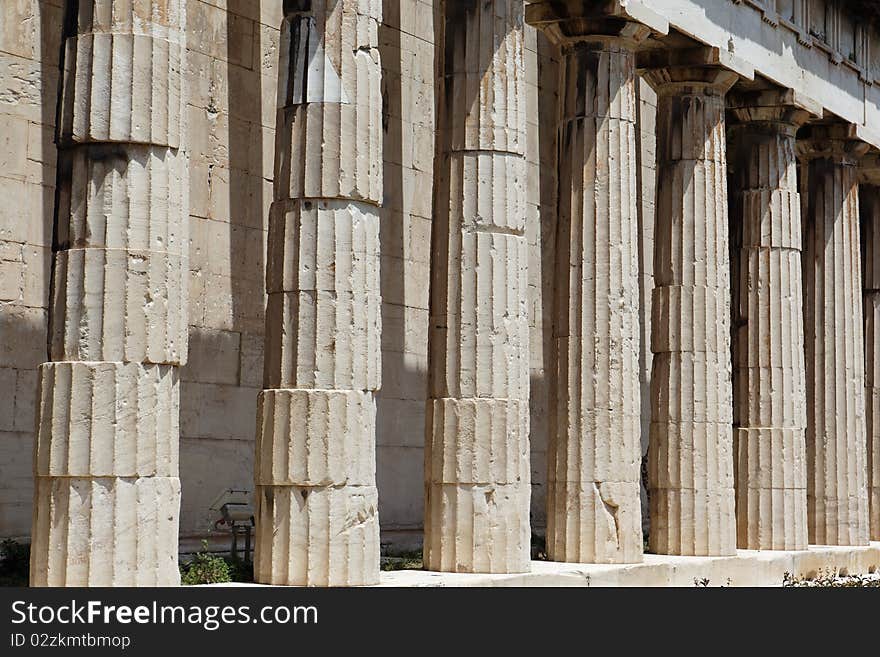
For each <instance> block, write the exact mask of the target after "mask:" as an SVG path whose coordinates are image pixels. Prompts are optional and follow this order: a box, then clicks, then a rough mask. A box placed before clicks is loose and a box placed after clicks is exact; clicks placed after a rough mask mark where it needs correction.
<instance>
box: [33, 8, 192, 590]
mask: <svg viewBox="0 0 880 657" xmlns="http://www.w3.org/2000/svg"><path fill="white" fill-rule="evenodd" d="M185 4H186V3H185V2H184V0H169V1H168V2H165V3H162V4H161V6H160V5H157V4H155V3H153V4H152V5H150V4H149V3H118V2H111V0H81V1H80V2H78V3H73V2H71V3H67V5H68V7H67V11H68V16H67V17H66V20H65V26H66V29H68V30H69V31H68V32H67V33H66V34H65V40H64V85H63V92H62V98H61V103H60V115H59V124H58V125H59V128H58V143H59V148H60V153H59V183H58V184H59V187H58V197H57V198H58V202H57V207H56V216H57V228H56V234H55V262H54V278H53V281H54V282H53V290H52V305H51V307H50V310H49V314H50V344H49V355H50V359H51V362H48V363H45V364H44V365H42V366H41V367H40V371H39V400H38V408H37V439H36V445H35V459H34V460H35V473H36V485H35V493H34V495H35V498H34V524H33V537H32V538H33V542H32V547H31V583H32V585H35V586H174V585H176V584H178V583H179V581H180V579H179V578H180V576H179V573H178V569H177V531H178V528H177V521H178V515H179V510H180V480H179V479H178V438H179V431H178V412H179V401H178V400H179V396H178V395H179V387H178V368H179V366H180V365H181V364H183V363H184V362H185V360H186V347H187V298H186V297H187V295H186V290H187V278H188V264H187V262H188V248H189V247H188V235H187V220H188V203H187V182H186V168H187V167H186V154H185V152H184V150H183V144H182V134H183V117H184V107H185V105H184V103H185V98H184V93H183V88H182V87H183V73H184V71H185V70H186V67H185V65H184V61H183V60H184V54H185V50H186V44H185V31H184V27H185V22H186V21H185V11H184V7H185Z"/></svg>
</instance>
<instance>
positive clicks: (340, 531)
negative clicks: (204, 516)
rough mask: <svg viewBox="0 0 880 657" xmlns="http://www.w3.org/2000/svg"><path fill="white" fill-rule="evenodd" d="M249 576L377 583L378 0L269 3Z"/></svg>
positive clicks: (267, 580) (271, 580) (288, 581)
mask: <svg viewBox="0 0 880 657" xmlns="http://www.w3.org/2000/svg"><path fill="white" fill-rule="evenodd" d="M284 6H285V11H286V16H285V19H284V23H283V25H282V35H281V47H280V51H279V69H280V70H279V104H280V108H279V111H278V122H277V137H276V154H275V162H276V165H275V166H276V170H275V199H274V202H273V204H272V209H271V214H270V217H269V255H268V259H267V264H266V286H267V291H268V294H269V300H268V306H267V309H266V356H265V359H266V360H265V381H264V387H265V389H264V390H263V392H262V393H260V397H259V404H258V411H257V445H256V464H255V481H256V486H257V491H256V522H257V528H256V544H255V555H254V574H255V578H256V581H258V582H260V583H263V584H280V585H308V586H344V585H367V584H376V583H378V581H379V517H378V511H377V501H378V498H377V491H376V457H375V451H376V402H375V392H376V391H377V390H378V389H379V387H380V377H381V349H380V337H381V309H380V307H381V297H380V288H379V205H380V204H381V202H382V95H381V81H382V70H381V65H380V62H379V51H378V26H379V22H380V21H381V2H379V0H368V1H365V0H311V1H310V2H307V1H305V0H291V1H289V2H285V3H284Z"/></svg>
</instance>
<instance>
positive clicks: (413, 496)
mask: <svg viewBox="0 0 880 657" xmlns="http://www.w3.org/2000/svg"><path fill="white" fill-rule="evenodd" d="M410 10H411V11H425V6H424V5H421V6H420V7H419V9H418V10H415V9H410ZM382 12H383V18H382V23H381V24H380V26H379V54H380V57H381V59H382V72H383V75H382V99H383V107H382V127H383V146H384V162H385V164H384V203H383V207H382V209H381V217H382V220H381V225H380V235H379V237H380V244H381V255H382V260H381V263H382V264H381V286H382V296H383V303H382V390H381V391H380V392H379V394H378V396H377V432H376V439H377V440H376V441H377V455H376V470H377V472H376V480H377V485H378V488H379V519H380V523H381V526H382V530H383V532H388V531H389V530H390V531H395V532H398V531H409V532H412V533H413V536H414V538H415V539H416V542H420V531H421V528H422V515H423V497H424V483H423V482H424V475H423V472H424V465H423V446H424V424H425V421H424V417H425V395H426V392H427V370H426V368H425V365H424V360H425V358H426V357H425V356H424V355H423V354H425V353H427V340H425V344H424V345H418V349H417V351H418V352H419V353H415V352H413V350H412V346H413V343H414V342H415V341H414V340H413V339H412V336H413V335H417V336H421V334H422V331H424V330H426V328H427V310H426V308H427V286H428V281H427V276H425V280H424V281H423V280H421V277H419V279H418V280H414V279H413V276H412V273H408V270H409V268H412V269H411V270H410V272H418V271H420V269H419V268H418V266H416V267H413V263H412V262H410V261H409V260H408V258H409V257H410V256H411V255H412V253H411V250H410V249H409V248H408V243H407V240H408V239H412V235H413V226H414V223H415V221H417V220H415V219H414V218H413V217H412V216H411V214H410V212H411V209H412V207H411V205H412V204H411V199H412V198H413V197H418V196H423V195H425V194H427V195H429V196H430V194H431V191H430V188H428V189H413V187H414V185H413V181H414V180H415V178H414V177H413V176H410V175H408V174H410V173H413V172H412V171H411V170H408V167H411V166H412V163H411V161H410V160H411V156H412V149H413V143H414V139H413V138H414V136H415V135H414V132H413V125H412V124H413V123H416V122H417V121H418V120H420V119H421V120H424V119H425V117H417V116H414V114H415V112H414V111H413V110H412V109H411V108H414V107H416V106H417V103H416V101H415V99H414V98H413V97H410V98H409V99H408V102H407V107H406V108H405V107H404V98H403V93H404V90H405V88H404V85H407V87H406V92H407V93H409V92H410V91H411V89H410V88H409V86H408V85H409V84H410V80H409V78H407V77H405V76H407V75H413V71H414V69H417V68H418V65H417V64H418V61H417V57H418V55H417V54H416V53H414V52H413V50H412V49H413V47H419V45H421V44H423V42H422V41H420V40H419V39H418V38H415V37H412V38H411V39H410V40H409V41H410V42H409V45H407V46H404V45H403V44H402V36H401V28H400V26H401V16H400V14H401V3H400V2H398V1H397V0H383V3H382ZM413 44H418V45H416V46H414V45H413ZM407 48H408V49H407ZM414 95H415V94H413V96H414ZM405 112H413V114H408V115H407V116H404V113H405ZM407 146H408V147H409V149H410V152H407V150H406V147H407ZM425 268H426V265H425ZM420 286H421V287H420ZM412 290H417V292H418V294H419V295H421V296H423V297H424V299H421V298H420V299H419V300H418V301H417V302H414V301H413V300H412V299H411V295H412ZM416 306H417V307H416ZM422 324H424V327H423V328H421V329H420V328H419V327H420V326H422ZM415 534H419V536H417V537H416V536H415ZM393 540H394V542H395V544H397V543H399V542H400V540H401V538H400V536H397V535H395V537H394V539H393ZM403 540H405V541H410V540H411V539H406V538H405V537H404V538H403Z"/></svg>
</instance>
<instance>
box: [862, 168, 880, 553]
mask: <svg viewBox="0 0 880 657" xmlns="http://www.w3.org/2000/svg"><path fill="white" fill-rule="evenodd" d="M877 164H878V163H877V161H876V160H875V166H874V167H872V171H871V183H873V184H870V185H868V184H862V185H860V194H859V205H860V208H861V219H862V221H861V226H862V285H863V287H864V294H863V299H862V301H863V303H864V315H865V417H866V422H865V426H866V430H867V431H866V433H867V462H868V513H869V517H870V521H869V525H870V539H871V540H872V541H880V241H878V240H880V186H878V185H877V183H880V166H877Z"/></svg>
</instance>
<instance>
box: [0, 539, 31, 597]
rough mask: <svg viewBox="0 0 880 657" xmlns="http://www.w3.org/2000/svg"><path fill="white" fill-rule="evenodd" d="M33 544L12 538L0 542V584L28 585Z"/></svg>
mask: <svg viewBox="0 0 880 657" xmlns="http://www.w3.org/2000/svg"><path fill="white" fill-rule="evenodd" d="M30 560H31V546H30V545H26V544H24V545H23V544H21V543H19V542H18V541H14V540H12V539H11V538H7V539H6V540H4V541H2V542H0V586H27V585H28V582H29V579H30Z"/></svg>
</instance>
